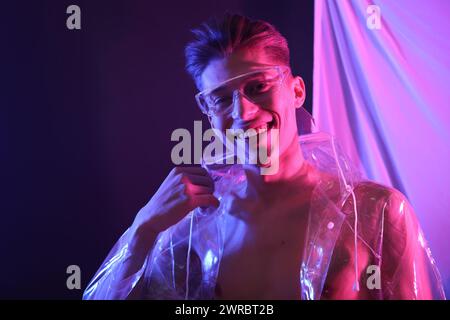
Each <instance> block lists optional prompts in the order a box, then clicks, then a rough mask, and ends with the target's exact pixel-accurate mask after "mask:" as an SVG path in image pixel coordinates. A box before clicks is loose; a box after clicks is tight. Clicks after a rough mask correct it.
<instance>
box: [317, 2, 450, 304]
mask: <svg viewBox="0 0 450 320" xmlns="http://www.w3.org/2000/svg"><path fill="white" fill-rule="evenodd" d="M373 5H375V6H376V7H374V6H373ZM377 10H378V12H379V15H377V12H376V11H377ZM449 13H450V1H446V0H431V1H423V0H416V1H412V0H396V1H387V0H379V1H367V0H354V1H350V0H334V1H333V0H329V1H326V0H316V2H315V31H314V32H315V35H314V92H313V114H314V118H315V120H316V125H317V127H318V129H319V130H322V131H326V132H329V133H332V134H334V135H335V136H336V137H337V138H338V140H339V141H340V143H341V145H342V147H343V149H344V150H345V151H346V152H347V153H348V154H349V155H350V157H351V158H352V159H353V160H354V161H355V162H356V163H357V165H358V166H359V167H360V169H361V171H362V172H363V173H364V174H365V175H366V176H367V178H369V179H371V180H375V181H377V182H380V183H382V184H385V185H388V186H393V187H395V188H397V189H398V190H400V191H401V192H403V193H404V194H405V195H406V196H407V198H408V199H409V201H410V202H411V204H412V206H413V207H414V209H415V211H416V214H417V216H418V218H419V220H420V223H421V226H422V228H423V230H424V233H425V235H426V237H427V240H428V241H429V244H430V247H431V250H432V252H433V255H434V257H435V258H436V261H437V265H438V267H439V269H440V272H441V275H442V278H443V281H444V283H445V285H446V291H447V296H449V290H450V255H449V254H448V253H449V252H450V241H449V240H450V231H449V230H450V192H449V191H448V188H449V186H450V170H449V167H450V164H449V162H450V142H449V141H450V110H449V107H450V103H449V102H450V88H449V83H450V74H449V70H450V57H449V49H450V41H449V40H448V39H449V37H450V23H449V21H450V19H449ZM377 17H379V18H380V19H379V24H378V25H377V22H376V19H377ZM374 19H375V20H374ZM368 20H369V21H368ZM374 21H375V22H374ZM373 26H375V28H373ZM378 27H379V28H378Z"/></svg>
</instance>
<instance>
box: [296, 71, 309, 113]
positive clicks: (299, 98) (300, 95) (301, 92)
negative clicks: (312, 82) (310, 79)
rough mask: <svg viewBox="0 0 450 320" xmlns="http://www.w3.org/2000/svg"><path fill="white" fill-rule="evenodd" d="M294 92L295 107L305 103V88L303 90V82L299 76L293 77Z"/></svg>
mask: <svg viewBox="0 0 450 320" xmlns="http://www.w3.org/2000/svg"><path fill="white" fill-rule="evenodd" d="M294 92H295V107H296V108H297V109H298V108H301V107H302V106H303V104H304V103H305V99H306V90H305V82H303V79H302V78H301V77H299V76H296V77H294Z"/></svg>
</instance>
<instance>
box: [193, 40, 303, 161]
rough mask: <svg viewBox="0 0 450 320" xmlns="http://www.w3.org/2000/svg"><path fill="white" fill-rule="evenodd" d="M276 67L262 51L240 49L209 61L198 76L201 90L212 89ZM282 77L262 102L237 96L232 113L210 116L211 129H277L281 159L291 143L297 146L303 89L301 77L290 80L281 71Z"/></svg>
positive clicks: (287, 73) (286, 71)
mask: <svg viewBox="0 0 450 320" xmlns="http://www.w3.org/2000/svg"><path fill="white" fill-rule="evenodd" d="M277 65H278V64H277V63H276V62H275V61H273V60H272V59H270V58H269V57H268V56H267V55H266V53H265V51H264V50H263V49H258V48H256V49H242V50H239V51H236V52H234V53H233V54H232V55H230V56H229V57H227V58H224V59H216V60H212V61H211V62H210V63H209V64H208V66H207V67H206V68H205V71H204V72H203V73H202V75H201V86H202V89H208V88H215V87H216V86H218V85H219V84H222V83H223V82H224V81H226V80H228V79H231V78H234V77H237V76H240V75H242V74H246V73H249V72H252V71H256V70H259V69H262V68H267V67H270V66H277ZM284 70H285V72H284V77H283V81H282V82H281V84H280V86H279V89H278V91H277V93H276V94H274V95H272V96H271V97H270V99H265V100H264V101H263V102H258V103H254V102H252V101H249V100H248V99H247V98H246V97H244V96H241V95H238V96H237V97H235V98H234V100H233V101H234V102H233V103H232V111H233V112H231V113H227V114H225V115H221V116H215V115H212V116H210V117H209V119H210V122H211V126H212V127H213V128H216V129H219V130H221V131H223V132H225V130H226V129H243V131H246V130H248V129H249V128H253V129H258V128H264V127H265V126H267V129H268V134H269V136H270V130H272V129H278V130H279V152H280V156H282V155H283V153H284V152H285V151H286V150H287V149H288V148H289V146H290V145H291V144H292V143H297V136H298V133H297V123H296V115H295V110H296V108H298V107H300V106H301V105H302V104H303V102H304V100H305V87H304V83H303V80H302V79H301V78H300V77H293V76H292V75H291V73H290V70H289V69H286V68H285V69H284Z"/></svg>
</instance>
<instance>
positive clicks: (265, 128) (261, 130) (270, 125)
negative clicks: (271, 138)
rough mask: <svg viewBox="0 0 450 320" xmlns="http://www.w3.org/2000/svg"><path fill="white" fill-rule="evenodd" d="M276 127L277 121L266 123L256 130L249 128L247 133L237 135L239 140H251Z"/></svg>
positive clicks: (255, 128)
mask: <svg viewBox="0 0 450 320" xmlns="http://www.w3.org/2000/svg"><path fill="white" fill-rule="evenodd" d="M274 126H275V119H273V120H272V121H270V122H267V123H264V124H262V125H259V126H257V127H254V128H248V129H247V130H246V131H245V132H242V133H240V134H238V135H237V137H238V138H239V139H246V138H251V137H254V136H257V135H260V134H262V133H265V132H269V131H270V130H272V129H273V128H274Z"/></svg>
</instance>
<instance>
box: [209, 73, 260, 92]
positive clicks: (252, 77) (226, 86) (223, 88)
mask: <svg viewBox="0 0 450 320" xmlns="http://www.w3.org/2000/svg"><path fill="white" fill-rule="evenodd" d="M261 77H263V78H264V79H265V78H266V77H264V71H258V72H255V73H252V74H249V75H247V76H245V77H244V78H243V79H245V80H255V79H258V78H261ZM236 80H237V79H236ZM232 82H234V81H231V83H232ZM229 84H230V83H224V84H223V85H220V86H218V87H217V88H214V89H211V91H210V92H209V94H218V93H221V92H223V91H227V89H229Z"/></svg>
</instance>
